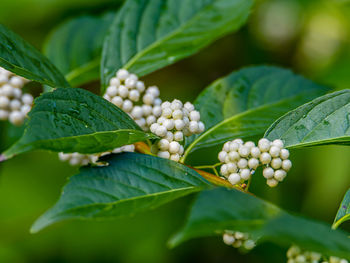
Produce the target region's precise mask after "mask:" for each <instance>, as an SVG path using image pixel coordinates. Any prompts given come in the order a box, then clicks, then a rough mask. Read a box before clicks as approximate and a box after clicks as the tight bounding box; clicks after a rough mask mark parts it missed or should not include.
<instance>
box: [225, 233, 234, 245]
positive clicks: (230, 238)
mask: <svg viewBox="0 0 350 263" xmlns="http://www.w3.org/2000/svg"><path fill="white" fill-rule="evenodd" d="M222 240H223V241H224V243H225V244H226V245H229V246H230V245H232V244H233V242H235V238H234V237H233V236H232V235H230V234H227V233H225V234H224V235H223V236H222Z"/></svg>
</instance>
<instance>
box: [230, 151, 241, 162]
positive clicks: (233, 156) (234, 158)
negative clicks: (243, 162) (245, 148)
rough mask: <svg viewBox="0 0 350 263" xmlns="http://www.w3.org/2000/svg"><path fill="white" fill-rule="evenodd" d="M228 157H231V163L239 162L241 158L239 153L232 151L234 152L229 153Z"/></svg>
mask: <svg viewBox="0 0 350 263" xmlns="http://www.w3.org/2000/svg"><path fill="white" fill-rule="evenodd" d="M228 157H229V159H230V161H233V162H234V161H237V160H239V158H240V157H241V156H240V155H239V153H238V152H236V151H232V152H229V153H228Z"/></svg>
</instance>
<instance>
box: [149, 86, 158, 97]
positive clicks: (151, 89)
mask: <svg viewBox="0 0 350 263" xmlns="http://www.w3.org/2000/svg"><path fill="white" fill-rule="evenodd" d="M146 92H147V93H150V94H152V95H153V96H154V97H159V95H160V92H159V89H158V87H157V86H151V87H149V88H148V89H147V91H146Z"/></svg>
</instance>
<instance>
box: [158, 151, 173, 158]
mask: <svg viewBox="0 0 350 263" xmlns="http://www.w3.org/2000/svg"><path fill="white" fill-rule="evenodd" d="M157 155H158V157H160V158H165V159H169V158H170V153H169V152H168V151H159V152H158V154H157Z"/></svg>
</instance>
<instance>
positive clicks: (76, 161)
mask: <svg viewBox="0 0 350 263" xmlns="http://www.w3.org/2000/svg"><path fill="white" fill-rule="evenodd" d="M80 162H81V159H80V158H78V157H72V158H71V159H70V160H69V164H70V165H71V166H77V165H79V164H80Z"/></svg>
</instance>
